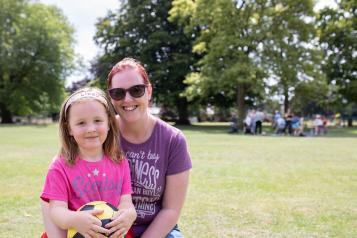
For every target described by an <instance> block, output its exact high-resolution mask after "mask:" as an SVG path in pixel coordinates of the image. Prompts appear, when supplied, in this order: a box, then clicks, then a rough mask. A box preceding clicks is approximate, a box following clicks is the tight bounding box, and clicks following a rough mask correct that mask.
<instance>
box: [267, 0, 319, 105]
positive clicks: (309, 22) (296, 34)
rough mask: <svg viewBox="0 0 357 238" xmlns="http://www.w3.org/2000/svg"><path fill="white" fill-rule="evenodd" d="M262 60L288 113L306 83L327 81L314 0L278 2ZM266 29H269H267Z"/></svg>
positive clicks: (270, 16) (271, 13) (269, 21)
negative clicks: (297, 90)
mask: <svg viewBox="0 0 357 238" xmlns="http://www.w3.org/2000/svg"><path fill="white" fill-rule="evenodd" d="M261 17H263V18H264V22H265V23H266V24H263V31H264V32H265V38H264V40H263V42H262V58H263V61H264V64H263V65H264V66H265V68H266V72H268V73H269V75H270V79H271V80H272V81H275V83H276V87H274V88H275V90H276V91H277V92H278V94H279V95H282V96H283V99H284V110H285V112H286V111H287V110H288V109H289V107H290V99H292V98H293V96H294V95H295V90H296V88H297V86H298V85H301V84H300V83H301V82H302V81H315V80H317V81H321V83H322V84H323V81H324V80H325V79H324V78H323V75H322V70H321V67H320V65H321V64H320V62H321V60H322V55H321V54H320V52H319V51H318V50H317V48H316V46H315V45H316V42H317V41H316V40H315V39H316V37H315V29H314V18H313V17H314V12H313V1H312V0H301V1H294V0H290V1H277V2H275V4H272V5H270V6H269V7H268V8H267V10H266V15H264V16H261ZM264 26H265V27H264Z"/></svg>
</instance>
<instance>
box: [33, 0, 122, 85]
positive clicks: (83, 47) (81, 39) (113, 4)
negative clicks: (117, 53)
mask: <svg viewBox="0 0 357 238" xmlns="http://www.w3.org/2000/svg"><path fill="white" fill-rule="evenodd" d="M38 1H39V2H42V3H44V4H48V5H55V6H57V7H59V8H60V9H61V10H62V11H63V14H64V15H65V16H66V17H67V19H68V21H69V22H70V24H71V25H72V26H73V27H74V29H75V35H74V36H75V40H76V44H75V52H76V53H77V54H79V55H81V56H82V58H83V60H84V63H85V65H86V66H87V67H88V69H89V65H90V64H89V61H90V60H92V59H93V58H94V57H95V56H96V55H97V54H98V53H99V51H100V49H99V48H98V47H97V46H96V45H95V43H94V40H93V36H94V35H95V31H96V29H95V23H96V22H97V20H98V18H99V17H104V16H106V15H107V12H108V11H109V10H115V9H118V8H119V4H120V0H85V1H80V0H38ZM85 72H88V70H87V71H85ZM85 72H76V73H75V74H73V75H72V76H70V77H69V78H68V79H67V80H66V85H67V86H69V85H70V84H71V83H72V82H73V81H77V80H81V79H83V78H84V77H85V76H86V75H87V74H88V73H85Z"/></svg>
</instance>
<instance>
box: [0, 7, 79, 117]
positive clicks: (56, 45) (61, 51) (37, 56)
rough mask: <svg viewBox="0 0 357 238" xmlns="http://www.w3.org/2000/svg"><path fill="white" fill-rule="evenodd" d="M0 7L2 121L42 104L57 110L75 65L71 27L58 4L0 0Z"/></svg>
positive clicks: (35, 109) (0, 97)
mask: <svg viewBox="0 0 357 238" xmlns="http://www.w3.org/2000/svg"><path fill="white" fill-rule="evenodd" d="M0 6H1V7H0V24H1V26H3V27H2V28H0V112H1V117H2V123H12V116H13V115H14V114H18V115H26V114H36V113H37V112H41V111H43V110H44V107H47V108H48V110H50V112H54V111H57V110H58V109H59V106H60V103H61V102H62V99H63V95H64V79H65V77H66V76H67V75H68V74H69V72H70V70H71V69H72V62H73V58H74V51H73V47H72V46H73V32H74V31H73V28H72V27H71V26H70V25H69V23H68V22H67V20H66V18H65V17H64V15H63V14H62V12H61V11H60V10H59V9H58V8H56V7H52V6H46V5H43V4H40V3H29V2H28V1H26V0H0Z"/></svg>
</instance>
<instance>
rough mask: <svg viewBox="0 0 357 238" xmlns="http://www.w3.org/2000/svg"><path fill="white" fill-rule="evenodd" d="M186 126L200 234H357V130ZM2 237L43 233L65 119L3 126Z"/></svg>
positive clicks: (195, 233)
mask: <svg viewBox="0 0 357 238" xmlns="http://www.w3.org/2000/svg"><path fill="white" fill-rule="evenodd" d="M227 125H228V124H222V123H216V124H212V123H206V124H197V125H195V126H191V127H181V129H182V130H183V131H184V133H185V135H186V137H187V140H188V143H189V150H190V152H191V156H192V161H193V169H192V171H191V177H190V186H189V191H188V196H187V200H186V203H185V207H184V209H183V211H182V216H181V219H180V222H179V225H180V227H181V228H182V231H183V233H184V234H185V236H186V237H187V238H191V237H202V238H212V237H279V238H280V237H357V229H356V227H357V128H354V129H347V128H341V129H331V130H329V133H328V134H327V135H326V136H321V137H285V136H282V137H278V136H246V135H237V134H234V135H230V134H227V133H226V131H227V130H228V126H227ZM0 135H1V137H0V194H1V195H0V237H39V235H40V233H41V231H42V230H43V227H42V220H41V213H40V207H39V193H40V191H41V189H42V184H43V181H44V176H45V174H46V171H47V166H48V164H49V163H50V161H51V159H52V157H53V156H54V155H55V153H56V152H57V149H58V134H57V126H56V125H49V126H42V127H36V126H0Z"/></svg>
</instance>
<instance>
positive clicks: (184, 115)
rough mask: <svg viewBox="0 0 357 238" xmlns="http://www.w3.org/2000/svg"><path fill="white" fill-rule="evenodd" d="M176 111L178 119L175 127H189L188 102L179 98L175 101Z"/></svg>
mask: <svg viewBox="0 0 357 238" xmlns="http://www.w3.org/2000/svg"><path fill="white" fill-rule="evenodd" d="M177 111H178V119H177V121H176V125H191V123H190V120H189V119H188V102H187V100H186V98H181V97H180V98H179V99H178V100H177Z"/></svg>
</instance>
